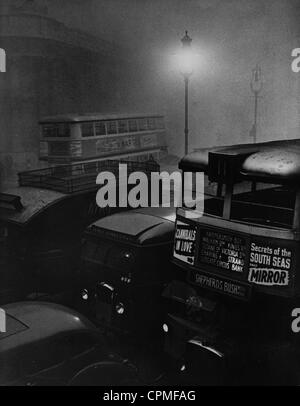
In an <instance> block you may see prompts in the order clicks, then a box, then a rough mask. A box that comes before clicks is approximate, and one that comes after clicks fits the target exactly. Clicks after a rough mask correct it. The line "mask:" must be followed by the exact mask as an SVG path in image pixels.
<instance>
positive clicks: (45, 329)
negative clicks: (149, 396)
mask: <svg viewBox="0 0 300 406" xmlns="http://www.w3.org/2000/svg"><path fill="white" fill-rule="evenodd" d="M3 311H5V314H6V317H5V319H6V322H5V325H6V327H5V330H6V331H1V332H0V361H1V362H0V386H62V385H63V386H65V385H68V386H83V385H89V386H94V385H95V386H107V385H129V384H131V385H133V384H136V383H137V377H136V369H135V368H134V367H133V365H131V364H130V363H129V362H128V361H127V360H124V359H123V358H122V357H120V356H119V355H118V354H116V352H114V351H112V350H111V348H110V346H109V345H108V344H107V342H106V340H105V339H104V337H103V335H102V334H101V333H100V332H99V330H97V328H96V327H95V326H94V325H93V324H92V323H91V322H90V321H89V320H87V319H86V318H85V317H84V316H82V315H81V314H80V313H78V312H76V311H74V310H71V309H69V308H67V307H64V306H61V305H58V304H54V303H46V302H29V301H28V302H17V303H10V304H7V305H4V306H3V309H2V312H3Z"/></svg>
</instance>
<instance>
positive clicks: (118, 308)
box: [116, 303, 125, 314]
mask: <svg viewBox="0 0 300 406" xmlns="http://www.w3.org/2000/svg"><path fill="white" fill-rule="evenodd" d="M116 312H117V313H118V314H124V312H125V307H124V305H123V303H118V304H116Z"/></svg>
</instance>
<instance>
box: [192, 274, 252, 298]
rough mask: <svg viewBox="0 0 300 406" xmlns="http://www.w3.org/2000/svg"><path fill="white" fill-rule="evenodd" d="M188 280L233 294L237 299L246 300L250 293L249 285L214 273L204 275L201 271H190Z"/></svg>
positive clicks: (220, 291)
mask: <svg viewBox="0 0 300 406" xmlns="http://www.w3.org/2000/svg"><path fill="white" fill-rule="evenodd" d="M189 279H190V282H192V283H194V284H196V285H198V286H201V287H202V288H207V289H210V290H214V291H216V292H219V293H225V294H226V295H230V296H234V297H236V298H239V299H244V300H247V299H249V297H250V295H251V287H250V285H247V284H243V283H240V282H238V281H231V280H229V279H225V278H221V277H219V276H214V275H206V274H204V273H202V272H198V271H197V272H191V274H190V277H189Z"/></svg>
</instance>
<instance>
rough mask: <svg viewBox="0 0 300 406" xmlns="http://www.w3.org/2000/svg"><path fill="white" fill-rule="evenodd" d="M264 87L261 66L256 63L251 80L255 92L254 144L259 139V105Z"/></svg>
mask: <svg viewBox="0 0 300 406" xmlns="http://www.w3.org/2000/svg"><path fill="white" fill-rule="evenodd" d="M262 87H263V82H262V77H261V68H260V67H259V66H258V65H256V67H255V68H254V69H252V78H251V82H250V88H251V91H252V93H253V94H254V123H253V125H252V128H251V131H250V136H251V137H252V138H253V142H254V144H255V143H256V141H257V107H258V98H259V96H258V95H259V93H260V92H261V90H262Z"/></svg>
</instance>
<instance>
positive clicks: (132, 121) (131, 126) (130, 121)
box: [128, 120, 137, 132]
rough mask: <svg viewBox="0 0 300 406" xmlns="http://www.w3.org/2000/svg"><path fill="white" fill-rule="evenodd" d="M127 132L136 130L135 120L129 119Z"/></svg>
mask: <svg viewBox="0 0 300 406" xmlns="http://www.w3.org/2000/svg"><path fill="white" fill-rule="evenodd" d="M128 124H129V132H136V131H137V121H136V120H129V123H128Z"/></svg>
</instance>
